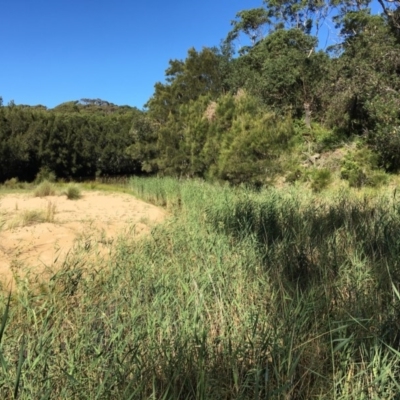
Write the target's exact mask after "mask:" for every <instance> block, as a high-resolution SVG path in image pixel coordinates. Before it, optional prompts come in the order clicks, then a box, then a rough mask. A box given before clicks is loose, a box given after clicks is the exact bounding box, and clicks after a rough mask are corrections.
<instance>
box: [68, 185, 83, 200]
mask: <svg viewBox="0 0 400 400" xmlns="http://www.w3.org/2000/svg"><path fill="white" fill-rule="evenodd" d="M65 195H66V196H67V198H68V199H69V200H77V199H80V198H81V197H82V193H81V189H80V188H79V187H78V186H76V185H69V186H68V187H67V190H66V191H65Z"/></svg>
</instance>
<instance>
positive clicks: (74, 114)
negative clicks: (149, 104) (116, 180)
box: [0, 102, 143, 181]
mask: <svg viewBox="0 0 400 400" xmlns="http://www.w3.org/2000/svg"><path fill="white" fill-rule="evenodd" d="M142 114H143V113H142V112H141V111H139V110H137V109H135V108H131V107H127V106H126V107H117V106H115V105H112V104H110V103H107V104H106V103H102V104H100V103H97V104H93V103H89V104H81V103H80V102H68V103H64V104H62V105H60V106H57V107H55V108H54V109H52V110H46V108H45V107H43V106H38V107H28V106H17V105H15V104H10V105H8V106H3V107H0V180H2V181H4V180H6V179H10V178H12V177H18V178H19V179H23V180H32V179H34V178H35V176H36V175H37V174H38V173H39V171H44V170H45V171H51V172H52V173H54V174H55V175H56V176H57V177H58V178H67V179H69V178H86V177H94V176H96V175H119V174H134V173H137V172H138V170H139V164H138V162H136V161H135V160H134V159H133V158H132V156H131V155H129V154H128V153H127V151H126V149H127V148H128V147H129V146H130V145H131V144H132V143H133V134H132V132H131V130H132V124H133V123H134V121H138V120H140V119H141V118H143V116H142Z"/></svg>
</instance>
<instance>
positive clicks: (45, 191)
mask: <svg viewBox="0 0 400 400" xmlns="http://www.w3.org/2000/svg"><path fill="white" fill-rule="evenodd" d="M55 193H56V191H55V188H54V185H53V184H52V183H51V182H49V181H43V182H42V183H41V184H40V185H39V186H37V187H36V189H35V191H34V192H33V194H34V196H35V197H46V196H54V195H55Z"/></svg>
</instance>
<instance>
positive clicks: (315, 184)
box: [311, 168, 332, 192]
mask: <svg viewBox="0 0 400 400" xmlns="http://www.w3.org/2000/svg"><path fill="white" fill-rule="evenodd" d="M311 179H312V180H311V189H312V190H313V191H314V192H320V191H321V190H322V189H325V188H326V187H327V186H328V185H329V184H330V183H331V181H332V174H331V171H330V170H329V169H326V168H322V169H317V170H315V171H314V173H313V174H312V178H311Z"/></svg>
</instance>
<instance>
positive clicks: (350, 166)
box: [340, 158, 367, 188]
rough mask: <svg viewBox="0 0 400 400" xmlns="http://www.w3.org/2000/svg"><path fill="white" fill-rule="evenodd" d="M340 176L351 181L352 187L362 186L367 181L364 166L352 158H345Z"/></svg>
mask: <svg viewBox="0 0 400 400" xmlns="http://www.w3.org/2000/svg"><path fill="white" fill-rule="evenodd" d="M340 177H341V178H342V179H346V180H348V181H349V185H350V187H357V188H360V187H361V186H363V185H365V183H366V182H367V175H366V174H365V172H364V170H363V168H362V167H361V166H360V165H359V164H358V163H357V162H355V161H353V160H351V159H348V158H347V159H345V160H344V161H343V163H342V167H341V169H340Z"/></svg>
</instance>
